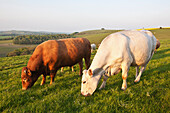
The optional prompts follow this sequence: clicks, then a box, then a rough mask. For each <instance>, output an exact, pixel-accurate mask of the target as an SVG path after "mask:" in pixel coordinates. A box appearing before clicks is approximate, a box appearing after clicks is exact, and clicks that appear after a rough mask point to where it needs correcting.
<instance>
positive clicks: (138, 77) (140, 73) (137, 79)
mask: <svg viewBox="0 0 170 113" xmlns="http://www.w3.org/2000/svg"><path fill="white" fill-rule="evenodd" d="M146 66H147V65H145V66H141V69H140V72H139V75H138V76H137V77H136V79H135V81H134V82H139V81H140V77H141V75H142V73H143V71H144V70H145V68H146Z"/></svg>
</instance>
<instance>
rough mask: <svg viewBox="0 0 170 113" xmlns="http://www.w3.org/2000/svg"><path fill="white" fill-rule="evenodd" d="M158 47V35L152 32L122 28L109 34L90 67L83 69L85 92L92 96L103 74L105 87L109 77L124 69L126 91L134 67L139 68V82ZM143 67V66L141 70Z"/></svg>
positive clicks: (82, 92) (85, 94) (137, 74)
mask: <svg viewBox="0 0 170 113" xmlns="http://www.w3.org/2000/svg"><path fill="white" fill-rule="evenodd" d="M155 46H156V38H155V36H154V35H153V34H152V33H151V32H150V31H121V32H117V33H113V34H111V35H109V36H107V37H106V38H105V39H104V40H103V41H102V43H101V45H100V46H99V49H98V51H97V53H96V55H95V57H94V59H93V61H92V63H91V66H90V68H89V69H88V70H84V71H83V76H82V83H81V94H82V95H84V96H88V95H92V94H93V93H94V91H95V90H96V88H97V85H98V83H99V81H100V78H101V77H102V75H103V76H104V79H103V83H102V85H101V86H100V88H99V89H101V88H104V87H105V85H106V80H107V79H108V76H111V75H115V74H117V73H119V72H120V70H122V79H123V84H122V90H125V89H126V88H127V82H126V79H127V77H128V71H129V68H130V66H135V67H136V79H135V81H134V82H139V81H140V77H141V75H142V72H143V71H144V70H145V68H146V65H147V64H148V62H149V61H150V60H151V58H152V55H153V54H154V49H155ZM139 66H141V69H140V72H139Z"/></svg>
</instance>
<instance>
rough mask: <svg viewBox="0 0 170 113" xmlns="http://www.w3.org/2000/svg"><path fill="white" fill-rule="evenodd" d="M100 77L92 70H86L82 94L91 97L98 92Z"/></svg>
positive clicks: (83, 77)
mask: <svg viewBox="0 0 170 113" xmlns="http://www.w3.org/2000/svg"><path fill="white" fill-rule="evenodd" d="M99 79H100V77H98V76H97V73H96V74H95V73H93V71H92V70H91V69H89V70H84V71H83V76H82V83H81V94H82V95H84V96H90V95H92V94H93V92H94V91H95V90H96V88H97V85H98V82H99Z"/></svg>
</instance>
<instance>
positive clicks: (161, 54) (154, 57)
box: [151, 48, 170, 60]
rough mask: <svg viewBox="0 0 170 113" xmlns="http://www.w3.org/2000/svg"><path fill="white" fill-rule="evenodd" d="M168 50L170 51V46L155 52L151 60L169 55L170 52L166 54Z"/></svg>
mask: <svg viewBox="0 0 170 113" xmlns="http://www.w3.org/2000/svg"><path fill="white" fill-rule="evenodd" d="M168 51H170V48H168V49H163V50H160V51H157V52H156V53H154V55H153V57H152V59H151V60H156V59H161V58H165V57H169V56H170V53H168V54H165V53H166V52H168Z"/></svg>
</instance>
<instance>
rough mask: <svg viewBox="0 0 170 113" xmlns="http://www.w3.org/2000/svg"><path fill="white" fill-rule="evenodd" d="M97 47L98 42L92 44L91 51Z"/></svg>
mask: <svg viewBox="0 0 170 113" xmlns="http://www.w3.org/2000/svg"><path fill="white" fill-rule="evenodd" d="M95 49H96V44H91V52H93V50H95Z"/></svg>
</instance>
